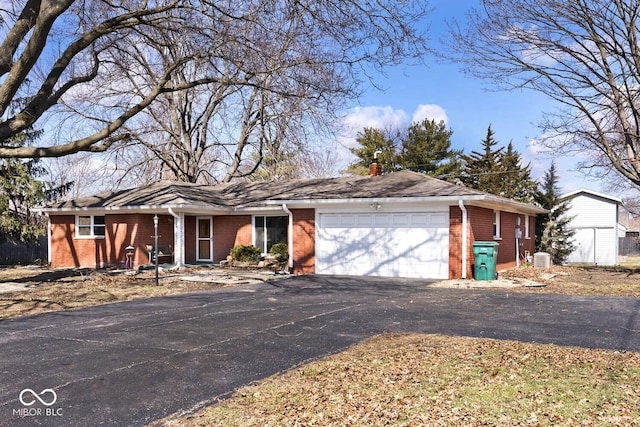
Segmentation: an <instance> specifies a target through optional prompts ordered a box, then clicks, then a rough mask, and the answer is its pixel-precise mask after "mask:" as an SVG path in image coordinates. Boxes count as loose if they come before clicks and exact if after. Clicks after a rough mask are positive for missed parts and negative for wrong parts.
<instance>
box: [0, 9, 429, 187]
mask: <svg viewBox="0 0 640 427" xmlns="http://www.w3.org/2000/svg"><path fill="white" fill-rule="evenodd" d="M13 5H14V8H15V10H14V11H0V14H1V18H2V21H3V23H4V25H5V27H6V29H5V31H4V39H3V40H2V42H1V44H0V79H1V80H0V117H1V119H0V157H59V156H64V155H68V154H72V153H76V152H79V151H92V152H98V151H104V150H107V149H108V148H109V147H111V146H112V145H113V144H114V143H116V142H119V143H121V142H123V141H129V140H131V139H132V138H133V137H134V136H135V135H133V134H132V133H131V129H134V128H135V129H137V127H134V126H132V122H131V121H132V120H133V119H134V118H137V117H141V116H140V113H141V112H143V111H148V109H149V107H150V106H151V105H152V104H153V103H154V102H160V101H159V100H160V99H161V98H163V99H162V102H168V99H170V98H171V96H170V94H172V93H176V92H180V91H183V90H188V89H192V88H196V87H199V86H203V85H212V86H209V89H211V88H213V90H216V91H217V90H222V89H223V88H224V91H225V93H227V92H226V91H227V90H230V91H231V92H233V91H234V90H238V89H242V88H245V89H248V90H249V91H251V90H254V89H263V90H266V91H268V92H270V93H273V94H278V95H280V96H283V97H287V96H300V93H299V92H298V89H299V88H300V87H306V88H307V93H306V95H305V96H308V97H315V98H316V99H323V97H325V96H326V97H329V98H331V97H335V96H337V95H338V94H342V95H343V96H353V95H355V94H356V92H357V88H358V83H359V80H358V79H359V76H360V75H361V74H360V73H361V71H362V70H363V69H364V68H365V67H372V68H370V69H374V70H375V69H380V68H381V67H383V66H385V65H388V64H391V63H397V62H399V61H404V60H407V59H408V58H412V59H418V58H421V57H422V56H423V55H424V53H425V52H426V46H425V40H424V37H423V34H422V33H421V31H420V30H419V29H418V28H417V23H418V22H420V20H421V19H422V18H423V17H424V15H425V14H426V12H427V9H426V5H425V4H423V2H396V1H394V0H362V1H356V0H340V1H338V0H329V1H318V0H296V1H293V0H248V1H245V2H237V1H235V0H222V1H210V0H155V1H139V0H124V1H120V2H116V3H113V2H110V1H108V0H75V1H74V0H18V1H16V2H14V3H13ZM328 70H329V71H330V73H328V74H326V72H327V71H328ZM274 76H275V77H276V78H274ZM184 77H188V78H184ZM323 77H324V78H323ZM329 79H333V80H331V81H329ZM264 82H269V85H268V86H266V87H263V86H261V85H262V84H263V83H264ZM226 88H231V89H226ZM328 94H330V96H329V95H328ZM200 107H201V108H202V109H201V110H200V111H199V112H198V113H197V114H202V112H204V111H207V104H206V103H205V104H204V105H201V106H200ZM167 114H173V112H167ZM150 115H153V113H150ZM147 119H148V117H147ZM45 121H46V123H47V125H48V126H52V124H54V123H55V124H57V125H58V126H61V127H64V126H74V127H75V128H76V129H81V130H82V132H79V133H77V132H73V133H72V132H59V133H58V135H73V136H69V137H68V139H65V140H62V141H57V140H48V141H47V140H46V138H43V140H45V141H46V144H43V145H42V146H15V145H12V144H10V143H8V142H7V141H9V140H10V137H11V136H13V135H16V134H17V133H19V132H21V131H23V130H25V129H28V128H38V127H39V126H43V123H44V122H45ZM202 123H204V122H202ZM80 124H81V125H80ZM125 125H126V126H125ZM126 127H128V128H129V129H126ZM174 130H175V129H174ZM201 131H202V130H201ZM198 132H200V131H198ZM192 142H194V141H193V140H192ZM189 174H190V172H188V173H187V175H189ZM189 179H192V178H189Z"/></svg>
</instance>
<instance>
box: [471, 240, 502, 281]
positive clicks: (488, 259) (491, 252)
mask: <svg viewBox="0 0 640 427" xmlns="http://www.w3.org/2000/svg"><path fill="white" fill-rule="evenodd" d="M473 256H474V257H475V260H476V263H475V266H474V269H473V275H474V277H475V279H476V280H495V279H497V278H498V273H497V272H496V262H497V260H498V244H497V243H496V242H474V244H473Z"/></svg>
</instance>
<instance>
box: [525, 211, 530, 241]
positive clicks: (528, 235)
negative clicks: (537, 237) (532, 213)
mask: <svg viewBox="0 0 640 427" xmlns="http://www.w3.org/2000/svg"><path fill="white" fill-rule="evenodd" d="M524 238H525V239H531V234H529V215H525V216H524Z"/></svg>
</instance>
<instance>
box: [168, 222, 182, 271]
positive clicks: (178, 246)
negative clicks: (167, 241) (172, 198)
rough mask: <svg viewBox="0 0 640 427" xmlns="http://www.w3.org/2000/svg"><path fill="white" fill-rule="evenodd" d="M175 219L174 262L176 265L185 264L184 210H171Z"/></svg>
mask: <svg viewBox="0 0 640 427" xmlns="http://www.w3.org/2000/svg"><path fill="white" fill-rule="evenodd" d="M171 214H172V215H173V218H174V220H175V224H174V227H173V246H174V248H173V262H174V263H175V264H176V267H182V266H183V265H184V260H185V255H184V212H178V213H174V212H171Z"/></svg>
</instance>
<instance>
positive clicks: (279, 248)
mask: <svg viewBox="0 0 640 427" xmlns="http://www.w3.org/2000/svg"><path fill="white" fill-rule="evenodd" d="M269 253H270V254H271V255H273V256H274V257H276V260H277V261H279V262H285V261H286V260H288V259H289V246H287V244H286V243H276V244H275V245H273V246H271V249H269Z"/></svg>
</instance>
